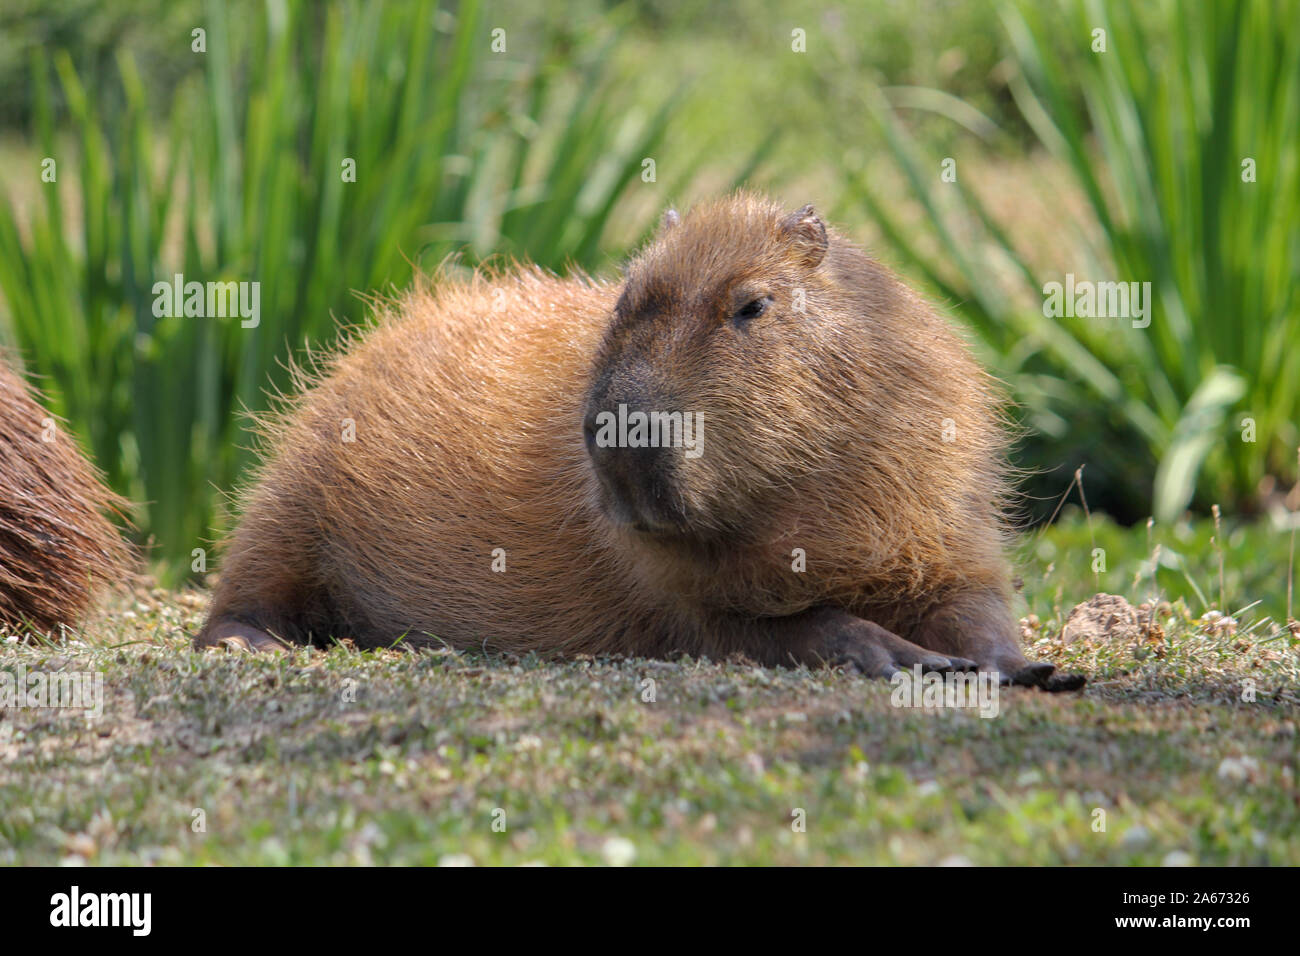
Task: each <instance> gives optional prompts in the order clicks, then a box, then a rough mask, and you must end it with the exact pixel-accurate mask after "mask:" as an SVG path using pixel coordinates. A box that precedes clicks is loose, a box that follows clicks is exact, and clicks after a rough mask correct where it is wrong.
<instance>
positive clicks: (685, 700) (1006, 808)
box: [0, 517, 1300, 865]
mask: <svg viewBox="0 0 1300 956" xmlns="http://www.w3.org/2000/svg"><path fill="white" fill-rule="evenodd" d="M1212 533H1213V529H1212V528H1203V527H1198V528H1192V529H1183V530H1182V531H1171V532H1170V534H1169V537H1168V539H1167V541H1166V545H1165V547H1162V555H1161V567H1162V570H1161V571H1160V573H1159V577H1158V581H1157V582H1152V581H1151V580H1150V577H1151V575H1150V560H1149V559H1150V554H1151V549H1150V548H1149V547H1148V543H1147V539H1146V532H1145V529H1139V530H1138V531H1136V532H1134V531H1127V532H1126V531H1122V530H1120V529H1117V528H1114V527H1113V526H1110V525H1108V524H1105V523H1102V522H1096V523H1095V525H1094V527H1093V528H1092V530H1091V531H1089V529H1088V528H1087V526H1086V524H1085V523H1083V522H1081V521H1079V520H1077V519H1074V518H1069V517H1067V519H1066V520H1065V521H1064V523H1063V524H1062V525H1061V526H1059V527H1056V528H1053V529H1052V530H1051V531H1049V532H1048V533H1047V534H1046V535H1043V536H1041V537H1039V536H1032V537H1028V538H1026V539H1025V541H1024V542H1023V543H1022V546H1021V548H1020V552H1021V568H1022V571H1023V575H1024V582H1025V590H1024V596H1025V599H1026V602H1027V610H1028V611H1030V612H1032V613H1033V614H1034V615H1035V617H1036V618H1037V619H1038V620H1039V623H1038V626H1037V627H1034V626H1033V625H1034V623H1035V622H1034V619H1030V621H1029V624H1028V625H1027V626H1026V634H1027V642H1028V643H1030V644H1032V645H1034V646H1033V649H1032V651H1031V653H1032V654H1033V655H1034V656H1038V657H1042V658H1046V659H1049V660H1053V661H1055V662H1057V663H1058V664H1059V665H1060V666H1061V667H1063V668H1065V669H1067V670H1083V671H1085V672H1087V673H1088V674H1089V675H1090V677H1091V679H1092V680H1091V683H1090V684H1089V686H1088V687H1087V689H1086V690H1085V691H1084V692H1082V693H1079V694H1068V695H1059V696H1053V695H1047V694H1043V693H1040V692H1038V691H1027V690H1007V691H1004V692H1003V693H1002V695H1001V698H1000V714H999V716H997V717H996V718H994V719H981V718H980V717H979V716H977V714H976V713H975V712H973V711H964V710H953V709H946V710H931V711H925V710H913V709H900V708H896V707H893V706H891V703H890V696H891V688H890V686H889V685H888V684H887V683H885V682H883V681H872V680H864V679H862V678H860V677H857V676H855V675H852V674H848V673H841V672H834V671H811V672H810V671H806V670H784V669H770V668H758V667H754V666H752V665H749V664H747V663H745V662H743V661H730V662H721V663H719V662H706V661H694V660H682V661H676V662H664V661H646V660H577V661H569V662H564V663H550V662H544V661H540V660H534V659H516V658H501V657H486V658H485V657H483V656H481V655H478V654H463V653H455V652H451V651H445V652H437V653H430V652H410V651H405V650H393V651H385V652H366V653H359V652H356V651H353V650H350V649H348V648H345V647H336V648H334V649H333V650H331V651H329V652H319V651H309V650H303V651H300V652H297V653H296V654H294V655H292V656H287V657H279V658H260V657H256V658H255V657H249V656H243V655H233V654H227V653H221V652H208V653H196V652H193V651H191V650H190V649H189V646H188V638H187V637H186V636H185V632H189V633H192V632H193V631H194V629H195V628H196V627H197V626H198V624H199V622H200V620H201V617H202V613H203V604H204V600H205V597H204V595H203V594H202V593H201V592H200V593H194V592H189V593H179V594H173V593H167V592H163V591H141V592H139V593H137V595H136V596H135V597H134V599H130V600H126V599H124V600H123V602H121V603H119V604H118V605H117V606H115V607H113V608H112V609H110V611H109V612H108V613H107V614H105V616H104V617H103V618H102V619H101V620H98V621H96V622H92V623H91V625H89V626H88V627H87V628H86V630H85V631H84V632H83V633H82V634H81V635H79V636H78V637H77V638H76V639H73V640H70V641H68V642H67V643H65V644H63V645H61V646H48V645H46V646H40V645H32V644H21V643H17V641H16V638H15V639H13V640H11V641H10V642H9V643H7V644H6V645H5V646H4V652H3V661H4V664H3V667H4V669H7V670H10V671H15V670H16V669H17V668H18V666H19V665H20V664H25V665H26V667H27V668H28V669H29V670H32V669H42V670H46V671H50V670H56V669H67V670H94V671H102V672H103V673H104V697H105V703H104V713H103V716H102V717H100V718H98V719H95V720H88V719H87V718H86V717H85V716H84V715H83V714H81V713H80V712H72V711H66V710H64V711H56V710H51V709H9V710H5V711H0V864H11V863H46V864H48V863H57V862H60V861H64V862H70V863H78V862H89V863H111V864H135V863H221V864H247V863H371V862H373V863H439V862H442V863H466V862H471V861H472V862H474V863H478V864H489V863H505V864H517V863H529V862H538V863H548V864H565V863H602V862H611V863H619V862H636V863H650V864H654V863H804V862H817V863H827V862H829V863H872V864H890V863H903V864H911V863H935V862H940V861H949V862H963V861H969V862H971V863H975V864H1064V863H1079V864H1098V863H1101V864H1113V863H1141V864H1160V863H1170V864H1173V863H1205V864H1219V863H1228V864H1291V865H1295V864H1297V863H1300V840H1297V839H1296V833H1297V831H1298V830H1300V788H1298V786H1297V779H1296V775H1297V772H1298V771H1300V767H1298V766H1297V736H1296V734H1297V716H1298V714H1300V706H1298V705H1300V681H1298V679H1297V678H1298V675H1300V649H1298V643H1297V641H1296V639H1295V637H1294V636H1293V635H1292V634H1291V633H1290V632H1289V631H1288V630H1287V629H1286V628H1284V627H1280V626H1279V625H1278V624H1277V623H1275V621H1276V620H1277V617H1276V615H1278V614H1280V613H1284V611H1278V610H1277V609H1278V607H1279V604H1278V602H1279V601H1283V602H1284V601H1285V581H1286V569H1287V560H1288V541H1287V540H1286V538H1285V536H1283V535H1279V534H1278V533H1277V532H1272V531H1268V530H1267V529H1265V528H1263V527H1262V526H1254V527H1249V528H1245V529H1241V530H1235V531H1233V532H1231V533H1230V534H1225V535H1224V537H1225V542H1224V558H1225V566H1226V567H1225V574H1224V590H1225V592H1226V596H1227V597H1228V606H1229V607H1230V608H1231V609H1233V610H1236V609H1237V608H1239V607H1241V606H1244V605H1246V604H1249V603H1251V601H1253V600H1255V599H1260V600H1261V601H1262V602H1263V603H1260V604H1256V605H1255V607H1254V608H1252V609H1250V610H1247V611H1245V612H1244V613H1241V614H1239V615H1238V616H1237V620H1236V621H1235V623H1234V624H1233V625H1232V626H1225V624H1224V623H1223V622H1222V621H1215V620H1214V618H1213V615H1209V616H1206V615H1205V614H1204V611H1205V608H1204V606H1203V605H1202V604H1201V603H1200V599H1199V598H1197V597H1196V593H1197V591H1198V590H1199V591H1201V592H1202V593H1204V594H1205V596H1206V597H1207V598H1211V600H1213V599H1214V598H1213V597H1211V592H1212V594H1213V595H1214V596H1215V597H1217V594H1218V589H1219V588H1218V551H1217V550H1216V549H1215V548H1213V547H1210V546H1208V534H1212ZM1180 535H1181V537H1180ZM1094 539H1095V543H1096V546H1100V547H1103V548H1104V549H1105V550H1106V552H1107V559H1108V567H1109V568H1110V569H1111V570H1109V571H1107V572H1106V573H1104V574H1101V575H1100V576H1099V577H1098V576H1094V575H1093V574H1092V572H1091V570H1090V568H1091V560H1092V557H1091V556H1092V548H1093V546H1094ZM1157 540H1162V539H1160V538H1159V537H1158V538H1157ZM1166 547H1167V549H1168V550H1165V548H1166ZM1180 547H1181V550H1180ZM1170 553H1173V554H1177V555H1178V556H1179V557H1178V561H1174V559H1171V558H1169V554H1170ZM1184 555H1189V556H1190V555H1195V558H1194V559H1193V558H1191V557H1187V558H1186V563H1185V564H1183V565H1181V566H1180V565H1179V562H1181V561H1183V560H1184ZM1144 562H1145V563H1144ZM1144 569H1145V570H1144ZM1157 583H1158V584H1159V597H1160V598H1161V599H1162V600H1163V601H1166V602H1169V603H1166V604H1162V605H1161V614H1160V615H1159V616H1158V618H1157V621H1156V623H1157V624H1158V626H1157V627H1154V628H1147V629H1146V633H1144V634H1142V635H1140V636H1138V637H1137V638H1132V637H1131V636H1126V637H1117V636H1115V635H1110V636H1101V637H1095V638H1087V639H1082V640H1079V641H1075V642H1073V643H1071V644H1069V645H1066V644H1064V643H1062V641H1061V639H1060V637H1059V634H1060V626H1061V623H1062V621H1063V619H1064V615H1065V614H1066V613H1068V611H1069V608H1070V607H1072V606H1073V604H1074V603H1075V602H1077V601H1079V600H1083V599H1085V598H1087V597H1088V596H1090V595H1091V594H1092V593H1094V592H1095V591H1097V590H1104V591H1109V592H1111V593H1118V594H1123V595H1125V596H1126V597H1128V598H1129V599H1130V600H1132V601H1133V603H1135V604H1136V603H1138V602H1139V601H1141V600H1146V599H1147V598H1148V597H1151V596H1152V592H1153V590H1154V589H1155V587H1156V584H1157ZM1098 585H1100V587H1098ZM1252 589H1254V590H1252ZM1247 598H1250V600H1247ZM1265 610H1267V612H1268V613H1270V614H1273V615H1275V617H1274V618H1273V619H1268V618H1266V617H1264V616H1263V613H1264V612H1265ZM647 678H649V679H653V681H654V682H655V697H656V700H655V701H654V702H646V701H644V700H643V699H642V697H643V690H644V687H645V685H644V684H643V681H645V680H646V679H647ZM1247 681H1250V682H1252V684H1253V686H1254V688H1255V694H1254V698H1255V699H1254V700H1253V702H1251V701H1245V700H1243V688H1244V687H1246V686H1247ZM1246 696H1249V695H1246ZM798 810H802V811H803V814H802V815H797V814H796V811H798ZM1098 810H1101V811H1104V824H1105V825H1104V830H1101V829H1099V828H1098V827H1099V825H1100V821H1101V815H1099V814H1098V813H1097V811H1098ZM196 811H202V814H201V815H199V816H196ZM796 816H801V818H802V819H803V821H804V827H803V832H796V828H795V826H794V825H793V824H794V823H795V822H796ZM494 820H495V821H497V827H496V829H494V826H493V824H494ZM200 823H201V824H202V826H201V827H200V826H199V824H200ZM502 824H503V825H504V829H502Z"/></svg>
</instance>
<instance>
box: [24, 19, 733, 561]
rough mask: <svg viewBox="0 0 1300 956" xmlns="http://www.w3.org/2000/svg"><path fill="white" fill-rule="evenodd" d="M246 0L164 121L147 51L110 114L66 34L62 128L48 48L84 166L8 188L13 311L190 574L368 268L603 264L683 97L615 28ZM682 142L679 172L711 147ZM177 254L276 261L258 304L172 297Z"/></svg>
mask: <svg viewBox="0 0 1300 956" xmlns="http://www.w3.org/2000/svg"><path fill="white" fill-rule="evenodd" d="M235 10H236V12H234V13H232V12H231V10H230V9H228V8H227V7H226V6H225V5H224V4H221V3H211V4H209V5H208V7H207V15H206V17H205V18H204V23H203V28H204V30H205V31H206V33H205V36H204V42H205V46H206V49H205V51H203V52H196V54H195V55H196V56H198V57H201V58H202V64H203V69H202V73H201V75H200V76H199V77H198V78H197V79H196V81H195V82H193V83H192V84H190V85H189V86H188V87H186V88H183V89H181V90H178V91H177V94H176V96H175V97H174V100H173V106H172V110H171V113H170V116H169V117H168V118H167V120H166V123H165V131H164V130H162V129H159V128H158V124H157V122H156V117H154V116H151V115H150V113H149V109H148V107H147V104H146V98H145V96H144V93H143V85H142V81H141V78H140V76H139V74H138V73H137V71H136V69H135V66H134V65H133V64H132V62H131V61H130V60H128V59H125V58H124V59H122V61H121V63H120V69H121V76H122V83H123V88H124V90H125V93H126V102H127V107H126V110H125V113H124V114H121V115H116V114H115V115H104V114H103V113H102V112H100V111H99V110H98V109H97V104H96V96H95V93H94V91H91V90H86V89H83V88H82V85H81V82H80V80H79V77H78V73H77V69H76V67H75V65H74V64H73V62H72V61H71V60H70V58H69V57H67V56H66V55H56V56H55V57H54V60H53V73H54V74H56V75H57V82H58V83H59V84H60V87H61V89H62V92H63V94H64V98H65V99H66V102H67V108H68V116H67V118H66V119H67V124H66V130H63V129H61V128H60V125H59V123H58V122H57V118H56V117H54V116H52V115H51V109H50V106H49V104H50V102H51V91H52V87H51V82H52V77H51V72H52V71H51V68H50V64H49V63H48V62H47V61H46V60H45V58H44V56H43V55H38V57H37V59H36V61H35V63H34V69H33V73H34V75H35V76H36V78H37V80H36V83H35V86H34V90H33V97H34V102H35V109H34V115H35V117H36V120H35V127H36V129H35V134H36V139H37V142H38V144H39V145H40V148H41V150H42V152H43V154H44V155H45V156H48V157H53V158H56V159H57V161H58V163H59V167H58V168H59V169H60V170H62V172H61V173H60V175H59V177H58V179H57V181H56V182H53V183H48V184H42V185H41V187H40V189H39V193H38V196H39V199H40V201H39V202H38V203H37V204H36V207H35V211H34V213H33V215H32V216H31V221H30V223H22V224H20V222H19V220H18V217H17V215H16V213H15V211H14V209H13V207H12V206H11V204H10V203H9V201H8V199H7V197H3V196H0V291H2V292H3V296H4V301H5V303H6V304H7V307H8V316H7V318H8V320H9V325H10V326H11V330H12V334H13V336H14V337H15V338H16V339H17V342H18V345H19V346H20V349H21V350H22V352H23V354H24V355H25V356H26V358H27V359H28V361H29V362H30V364H31V365H32V366H33V370H34V371H36V372H37V373H40V374H42V375H44V376H47V377H48V378H47V382H48V383H49V384H52V386H53V391H54V392H55V393H56V394H55V397H56V400H57V405H58V409H59V411H61V412H62V413H63V414H65V415H66V416H67V417H69V418H70V419H71V421H72V422H73V423H74V425H75V426H77V427H78V429H79V430H81V431H82V432H83V433H84V434H86V436H87V437H88V440H89V443H90V445H91V447H92V448H93V451H94V453H95V456H96V458H97V460H98V461H99V463H100V465H101V467H103V468H104V469H105V470H106V471H107V472H108V474H109V476H110V479H111V481H112V483H113V484H114V486H115V487H117V488H119V489H120V490H122V491H124V492H126V493H127V494H129V495H130V496H131V497H133V498H135V499H136V500H139V501H143V502H145V503H146V509H145V512H144V514H142V515H141V516H140V519H141V521H140V524H141V526H142V528H143V530H144V532H145V533H146V534H148V535H150V536H151V537H152V538H153V540H154V543H155V545H156V551H155V554H154V557H155V558H156V559H158V560H159V561H160V562H161V564H162V566H163V569H164V571H167V572H169V574H168V576H169V577H172V578H175V577H176V576H177V574H178V573H181V572H183V571H185V570H188V568H189V566H190V555H191V552H192V550H193V549H195V548H201V547H205V546H206V545H207V544H208V542H209V541H210V540H211V539H212V537H213V536H214V533H215V531H214V527H215V521H214V518H215V515H214V502H215V501H216V500H217V494H216V491H217V489H225V488H228V487H230V486H231V484H232V483H233V482H234V480H235V479H236V477H237V474H238V472H239V469H240V466H241V464H242V463H243V460H244V458H245V457H246V454H247V450H246V449H245V448H244V447H243V446H245V445H246V444H247V441H246V440H245V439H244V437H243V435H244V433H243V431H242V428H241V423H240V421H239V420H238V413H239V411H240V409H241V408H245V407H246V408H251V409H257V408H260V407H263V406H264V405H265V398H266V393H267V391H268V390H269V389H275V388H278V387H281V386H283V385H284V384H286V374H285V370H284V359H285V357H286V355H288V354H289V353H290V352H291V351H292V350H293V349H296V348H298V347H300V346H301V345H302V344H303V343H304V341H306V340H308V339H311V340H315V341H317V342H319V341H321V340H328V339H330V338H332V337H333V335H334V332H335V327H336V320H340V319H344V320H357V319H360V318H361V317H362V314H363V311H364V309H363V305H362V303H361V302H359V301H358V298H357V296H356V293H357V292H366V291H372V290H382V289H385V288H388V287H390V286H400V285H403V284H405V283H407V282H409V280H410V278H411V274H412V269H413V267H428V266H432V265H436V264H437V263H438V262H439V261H441V260H442V259H443V258H444V257H445V256H446V255H448V254H449V253H451V252H453V251H461V252H463V253H464V254H465V255H466V256H467V257H468V258H469V259H470V260H471V261H473V260H475V259H478V258H481V257H484V256H487V255H490V254H493V253H497V252H506V253H509V254H513V255H516V256H519V257H521V258H527V259H530V260H532V261H536V262H538V263H540V264H542V265H545V266H550V267H553V268H563V267H566V266H567V265H569V264H577V265H579V266H583V267H586V268H594V267H599V266H601V265H603V262H602V259H601V253H602V237H603V235H604V232H605V228H606V225H607V223H608V221H609V219H610V216H611V214H612V212H613V210H614V209H615V208H616V206H617V204H618V203H619V201H620V199H621V198H622V197H624V196H626V195H627V193H628V192H629V190H630V189H634V188H652V187H644V186H643V185H642V182H641V179H640V176H639V173H640V171H641V163H642V161H643V159H644V158H646V157H656V156H658V150H659V149H660V147H661V145H662V142H663V134H664V131H665V127H666V125H667V122H668V120H669V117H670V115H671V113H672V110H673V107H674V104H675V102H676V99H675V97H673V96H669V97H668V98H666V99H660V100H659V101H657V102H654V103H651V104H649V108H647V107H646V105H645V104H644V103H643V97H641V96H640V95H639V93H638V91H637V90H635V89H633V88H630V87H627V86H619V85H618V84H616V83H615V81H614V79H613V77H612V74H611V73H610V71H609V69H608V68H607V67H606V65H605V63H606V61H607V52H608V48H607V47H600V46H593V45H592V44H590V43H588V44H581V43H580V44H579V51H578V53H577V54H576V56H577V59H576V60H569V59H562V58H559V57H557V56H549V57H542V58H540V59H538V58H531V59H530V58H527V57H524V58H514V57H512V56H511V55H509V54H498V53H494V52H492V49H491V42H492V37H491V34H490V31H489V30H488V28H487V26H486V25H485V24H484V22H483V18H482V17H481V15H480V7H479V3H478V2H477V0H463V2H461V3H459V4H458V5H457V7H456V11H455V16H454V17H453V16H451V14H449V13H448V12H447V11H445V10H439V9H438V8H437V6H436V4H434V3H431V2H421V3H414V4H410V5H406V4H403V5H389V4H362V3H356V4H353V3H347V2H344V3H336V4H330V5H328V6H324V7H318V6H317V5H315V4H288V5H284V4H276V3H272V4H268V5H267V7H266V8H265V16H263V17H260V18H255V19H253V20H249V19H246V18H245V19H241V20H239V22H238V23H236V22H234V17H236V16H237V15H239V13H240V12H242V13H245V14H246V13H247V8H245V7H239V8H235ZM513 39H514V42H515V45H516V46H520V47H528V46H531V47H533V48H535V49H547V44H545V43H534V44H524V43H522V41H521V40H520V38H517V37H516V38H513ZM660 159H661V162H660V163H659V165H658V171H659V174H660V178H661V180H663V179H665V178H666V179H667V181H666V182H664V181H661V183H660V185H659V186H658V187H657V188H658V190H659V192H658V193H657V196H659V197H667V196H670V195H673V194H674V192H675V191H677V190H679V189H681V188H683V186H684V183H685V179H686V177H688V176H689V175H690V174H691V171H692V169H691V164H690V163H686V164H673V165H671V166H670V165H669V164H667V163H664V162H662V157H660ZM74 167H75V170H76V172H75V176H72V175H68V172H69V171H70V169H71V168H74ZM352 171H355V176H354V179H355V181H352V179H353V175H352ZM746 173H747V171H742V173H741V175H745V174H746ZM35 174H36V173H35V172H34V175H35ZM74 189H75V192H74V191H73V190H74ZM176 273H180V274H182V275H183V276H184V280H185V281H186V282H192V281H197V282H202V283H206V282H208V281H218V282H229V281H236V282H237V281H250V282H254V281H255V282H257V283H259V284H260V286H259V291H260V322H259V324H258V325H257V326H256V327H253V328H246V327H244V325H243V324H241V320H240V317H238V316H235V317H232V318H229V319H219V318H197V317H188V318H186V317H171V316H165V315H164V316H157V315H155V309H154V302H155V294H154V284H155V283H157V282H159V281H164V282H166V281H170V280H171V278H172V276H173V275H175V274H176Z"/></svg>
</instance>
